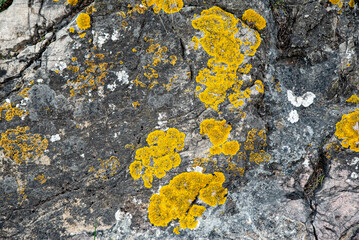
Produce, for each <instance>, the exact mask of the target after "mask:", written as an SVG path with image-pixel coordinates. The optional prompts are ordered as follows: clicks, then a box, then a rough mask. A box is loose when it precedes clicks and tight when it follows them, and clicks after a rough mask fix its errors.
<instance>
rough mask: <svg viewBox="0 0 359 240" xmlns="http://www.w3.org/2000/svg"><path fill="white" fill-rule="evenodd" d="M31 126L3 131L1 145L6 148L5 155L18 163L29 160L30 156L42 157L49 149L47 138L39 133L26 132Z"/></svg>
mask: <svg viewBox="0 0 359 240" xmlns="http://www.w3.org/2000/svg"><path fill="white" fill-rule="evenodd" d="M29 129H30V128H29V127H17V128H16V129H8V130H6V132H5V133H1V139H0V147H1V148H3V149H4V153H5V157H9V158H11V159H12V160H14V161H15V162H16V163H21V162H22V161H25V162H27V160H28V159H30V158H36V157H40V156H41V155H42V154H43V153H44V150H45V149H47V146H48V141H47V139H42V138H41V137H40V135H39V134H31V133H26V132H27V131H29Z"/></svg>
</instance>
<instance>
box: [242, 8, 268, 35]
mask: <svg viewBox="0 0 359 240" xmlns="http://www.w3.org/2000/svg"><path fill="white" fill-rule="evenodd" d="M242 19H243V21H248V22H251V23H254V25H255V26H256V28H257V29H258V30H262V29H263V28H265V27H266V20H265V19H264V18H263V17H262V16H261V15H259V14H258V13H257V12H256V11H254V10H253V9H248V10H246V11H245V12H244V14H243V16H242Z"/></svg>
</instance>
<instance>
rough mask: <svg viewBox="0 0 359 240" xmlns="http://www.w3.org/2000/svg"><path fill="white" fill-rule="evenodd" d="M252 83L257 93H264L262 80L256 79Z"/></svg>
mask: <svg viewBox="0 0 359 240" xmlns="http://www.w3.org/2000/svg"><path fill="white" fill-rule="evenodd" d="M254 85H256V90H257V91H258V92H259V93H264V86H263V83H262V81H260V80H257V81H255V82H254Z"/></svg>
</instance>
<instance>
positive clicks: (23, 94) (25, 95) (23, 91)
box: [0, 88, 30, 116]
mask: <svg viewBox="0 0 359 240" xmlns="http://www.w3.org/2000/svg"><path fill="white" fill-rule="evenodd" d="M29 90H30V88H24V89H23V90H21V92H19V93H18V94H17V95H19V96H22V97H29V93H28V91H29ZM0 109H1V107H0ZM0 116H1V112H0Z"/></svg>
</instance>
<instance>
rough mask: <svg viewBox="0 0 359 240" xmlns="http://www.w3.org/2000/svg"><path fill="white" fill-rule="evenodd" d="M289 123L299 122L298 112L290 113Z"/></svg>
mask: <svg viewBox="0 0 359 240" xmlns="http://www.w3.org/2000/svg"><path fill="white" fill-rule="evenodd" d="M288 121H289V122H291V123H296V122H298V121H299V115H298V112H297V110H292V111H291V112H290V113H289V117H288Z"/></svg>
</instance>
